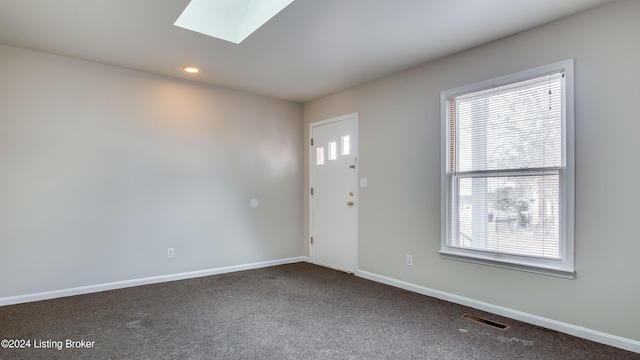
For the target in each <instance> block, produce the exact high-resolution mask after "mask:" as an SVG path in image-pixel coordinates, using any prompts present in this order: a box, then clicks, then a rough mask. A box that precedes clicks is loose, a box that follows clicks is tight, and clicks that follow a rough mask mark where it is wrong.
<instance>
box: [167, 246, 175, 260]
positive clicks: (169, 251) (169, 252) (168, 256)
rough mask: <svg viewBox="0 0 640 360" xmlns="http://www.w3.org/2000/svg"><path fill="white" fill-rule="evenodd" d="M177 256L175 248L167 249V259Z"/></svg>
mask: <svg viewBox="0 0 640 360" xmlns="http://www.w3.org/2000/svg"><path fill="white" fill-rule="evenodd" d="M175 256H176V253H175V251H174V250H173V248H168V249H167V259H173V258H174V257H175Z"/></svg>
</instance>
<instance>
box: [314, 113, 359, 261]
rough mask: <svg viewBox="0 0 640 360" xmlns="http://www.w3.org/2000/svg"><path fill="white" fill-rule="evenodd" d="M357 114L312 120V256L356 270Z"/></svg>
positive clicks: (315, 259)
mask: <svg viewBox="0 0 640 360" xmlns="http://www.w3.org/2000/svg"><path fill="white" fill-rule="evenodd" d="M357 121H358V117H357V114H351V115H347V116H342V117H339V118H334V119H330V120H325V121H320V122H316V123H312V124H311V131H310V134H311V143H312V145H311V154H310V155H311V156H310V157H311V166H310V169H311V174H310V187H311V189H312V190H311V191H312V194H311V201H310V203H311V212H310V213H311V216H310V218H311V226H310V229H311V238H312V241H311V247H310V257H311V260H312V261H313V262H315V263H317V264H320V265H324V266H327V267H331V268H335V269H340V270H345V271H349V272H355V270H356V246H357V244H356V236H357V235H356V228H357V226H356V222H357V206H358V202H357V200H358V196H357V190H358V188H357V174H358V172H357V165H358V164H357V149H358V148H357V145H358V142H357V137H356V135H357V131H356V129H357Z"/></svg>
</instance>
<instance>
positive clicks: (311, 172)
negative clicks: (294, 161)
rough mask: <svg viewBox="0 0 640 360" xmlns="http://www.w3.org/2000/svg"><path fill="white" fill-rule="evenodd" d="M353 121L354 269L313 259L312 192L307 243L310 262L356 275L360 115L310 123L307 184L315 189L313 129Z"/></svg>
mask: <svg viewBox="0 0 640 360" xmlns="http://www.w3.org/2000/svg"><path fill="white" fill-rule="evenodd" d="M351 119H353V120H354V122H355V136H356V139H357V141H356V146H357V148H356V154H357V155H356V159H357V161H356V169H355V170H356V176H355V180H354V184H353V185H354V187H353V188H354V189H355V190H354V192H355V199H356V203H355V205H354V208H355V209H354V211H355V213H356V215H355V224H354V226H355V231H354V232H355V234H354V242H353V246H354V247H355V248H354V249H353V250H354V251H353V254H354V257H355V259H353V266H354V268H353V269H342V268H336V267H334V266H331V265H327V264H323V263H320V262H318V261H316V260H315V259H314V258H313V245H312V244H311V237H312V236H313V196H312V195H311V191H309V192H308V193H307V196H308V197H309V238H308V239H306V241H308V242H309V243H308V244H309V262H311V263H314V264H317V265H321V266H324V267H328V268H332V269H335V270H340V271H345V272H347V273H355V272H356V271H358V269H359V268H360V267H359V265H358V237H359V236H358V219H359V214H358V209H359V204H360V191H359V186H358V178H359V174H360V165H359V164H360V161H359V159H358V158H359V157H360V134H359V132H358V113H357V112H354V113H351V114H346V115H341V116H337V117H333V118H330V119H326V120H319V121H315V122H312V123H309V137H308V139H307V146H308V147H309V184H307V185H308V186H309V189H311V188H312V187H313V171H312V168H313V159H314V155H315V154H314V152H313V145H311V139H312V137H313V128H314V127H317V126H322V125H326V124H331V123H335V122H339V121H344V120H351Z"/></svg>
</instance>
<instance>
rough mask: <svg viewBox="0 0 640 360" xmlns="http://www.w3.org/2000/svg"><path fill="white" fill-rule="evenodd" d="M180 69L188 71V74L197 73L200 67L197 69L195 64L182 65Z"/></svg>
mask: <svg viewBox="0 0 640 360" xmlns="http://www.w3.org/2000/svg"><path fill="white" fill-rule="evenodd" d="M182 71H184V72H186V73H189V74H197V73H199V72H200V69H198V68H197V67H195V66H183V67H182Z"/></svg>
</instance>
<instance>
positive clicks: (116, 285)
mask: <svg viewBox="0 0 640 360" xmlns="http://www.w3.org/2000/svg"><path fill="white" fill-rule="evenodd" d="M302 261H305V258H304V257H303V256H300V257H294V258H288V259H280V260H271V261H263V262H258V263H252V264H243V265H234V266H227V267H221V268H215V269H208V270H199V271H190V272H184V273H179V274H170V275H162V276H153V277H147V278H141V279H133V280H125V281H116V282H111V283H106V284H97V285H89V286H80V287H75V288H70V289H62V290H54V291H46V292H40V293H34V294H26V295H19V296H9V297H4V298H0V306H5V305H14V304H22V303H28V302H33V301H40V300H48V299H55V298H61V297H66V296H74V295H82V294H88V293H94V292H100V291H107V290H115V289H123V288H128V287H133V286H140V285H149V284H156V283H162V282H168V281H176V280H184V279H192V278H198V277H203V276H210V275H218V274H225V273H230V272H236V271H242V270H251V269H259V268H265V267H269V266H276V265H283V264H291V263H296V262H302Z"/></svg>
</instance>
